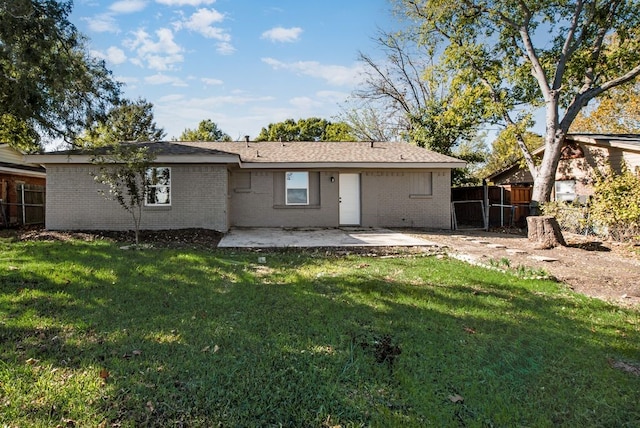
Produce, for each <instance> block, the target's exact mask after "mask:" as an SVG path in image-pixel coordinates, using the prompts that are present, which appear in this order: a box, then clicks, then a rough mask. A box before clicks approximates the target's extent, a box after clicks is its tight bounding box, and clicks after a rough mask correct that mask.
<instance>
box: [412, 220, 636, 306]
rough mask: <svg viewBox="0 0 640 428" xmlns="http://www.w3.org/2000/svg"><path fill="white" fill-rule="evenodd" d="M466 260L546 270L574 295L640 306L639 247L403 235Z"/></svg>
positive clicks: (508, 236)
mask: <svg viewBox="0 0 640 428" xmlns="http://www.w3.org/2000/svg"><path fill="white" fill-rule="evenodd" d="M407 232H408V233H411V234H413V235H415V236H418V237H420V238H422V239H425V240H428V241H432V242H434V243H437V244H438V245H440V246H443V247H445V248H446V251H447V252H449V253H450V254H453V255H456V256H462V258H466V260H468V261H469V262H472V263H478V264H482V265H487V266H494V267H498V268H499V267H501V266H503V267H506V266H508V267H509V268H510V269H514V268H518V267H519V268H521V271H523V272H527V271H528V272H531V274H532V275H533V276H535V274H536V272H538V273H542V272H543V271H544V272H546V273H547V274H548V275H550V276H553V277H554V278H556V279H557V280H558V281H561V282H563V283H565V284H567V285H568V286H569V287H570V288H571V289H573V290H574V291H576V292H578V293H583V294H586V295H588V296H592V297H597V298H600V299H603V300H606V301H609V302H612V303H615V304H619V305H624V306H636V307H638V306H640V246H637V245H636V246H634V245H632V244H623V243H618V242H606V241H597V240H594V239H593V238H591V237H584V236H580V235H570V234H565V240H566V241H567V247H558V248H554V249H551V250H539V249H535V248H534V245H533V244H532V243H530V242H529V241H528V240H527V238H526V236H523V235H520V234H514V233H496V232H484V231H453V232H452V231H425V232H422V231H419V232H418V231H415V230H414V231H407Z"/></svg>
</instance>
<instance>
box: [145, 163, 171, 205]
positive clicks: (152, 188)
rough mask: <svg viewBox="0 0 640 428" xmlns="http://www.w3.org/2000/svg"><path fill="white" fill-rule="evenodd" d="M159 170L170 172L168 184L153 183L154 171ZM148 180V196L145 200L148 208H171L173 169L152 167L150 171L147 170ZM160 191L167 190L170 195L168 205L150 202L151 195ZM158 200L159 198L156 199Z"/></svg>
mask: <svg viewBox="0 0 640 428" xmlns="http://www.w3.org/2000/svg"><path fill="white" fill-rule="evenodd" d="M159 169H166V170H167V171H168V172H169V180H168V183H166V184H158V183H153V182H151V178H152V177H153V174H152V171H153V170H159ZM147 180H148V184H147V191H146V195H145V198H144V205H145V206H146V207H170V206H171V167H168V166H157V167H151V168H149V169H147ZM158 189H166V192H167V194H168V201H167V202H166V203H158V202H155V203H152V202H149V195H151V193H152V192H154V193H155V192H156V191H157V190H158ZM156 200H157V198H156Z"/></svg>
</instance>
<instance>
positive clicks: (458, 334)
mask: <svg viewBox="0 0 640 428" xmlns="http://www.w3.org/2000/svg"><path fill="white" fill-rule="evenodd" d="M0 251H1V252H0V358H1V360H0V425H2V426H8V427H14V426H15V427H25V426H52V427H55V426H101V427H110V426H116V427H134V426H135V427H137V426H224V427H236V426H247V427H248V426H274V427H279V426H303V427H309V426H318V427H323V426H327V427H329V426H331V427H334V426H342V427H348V426H382V427H386V426H403V427H404V426H425V425H431V426H454V427H455V426H464V427H474V426H478V427H481V426H482V427H484V426H498V427H499V426H509V427H512V426H531V427H533V426H535V427H543V426H571V427H575V426H584V427H587V426H607V427H614V426H616V427H623V426H629V427H631V426H639V425H640V404H639V401H638V400H639V395H638V394H639V392H640V376H637V375H635V374H634V373H630V372H629V371H625V370H620V369H619V368H615V367H614V366H616V367H617V366H620V367H623V368H624V367H638V366H639V365H640V312H639V311H638V310H625V309H621V308H618V307H616V306H612V305H609V304H606V303H603V302H601V301H598V300H593V299H588V298H586V297H583V296H580V295H576V294H572V293H571V292H569V291H566V290H565V289H564V288H563V286H562V285H561V284H556V283H553V282H547V281H540V280H524V279H520V278H518V277H516V276H514V275H509V274H503V273H500V272H495V271H492V270H486V269H482V268H476V267H471V266H468V265H466V264H464V263H462V262H458V261H455V260H448V259H438V258H436V257H422V256H409V257H400V258H379V257H378V258H374V257H361V256H346V257H338V256H331V255H325V254H324V253H313V252H295V251H285V252H279V253H261V254H258V253H252V252H241V251H235V252H233V251H221V250H216V251H203V250H168V249H162V250H161V249H146V250H142V251H132V250H129V251H125V250H121V249H119V248H118V245H117V244H112V243H108V242H104V241H97V242H80V241H70V242H8V241H6V240H5V241H2V242H0ZM259 256H264V257H266V263H264V264H260V263H258V257H259Z"/></svg>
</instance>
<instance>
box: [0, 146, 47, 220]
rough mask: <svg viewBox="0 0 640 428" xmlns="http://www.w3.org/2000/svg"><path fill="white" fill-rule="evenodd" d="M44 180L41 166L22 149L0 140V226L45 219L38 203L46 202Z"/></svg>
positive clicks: (44, 176)
mask: <svg viewBox="0 0 640 428" xmlns="http://www.w3.org/2000/svg"><path fill="white" fill-rule="evenodd" d="M45 181H46V172H45V169H44V168H43V167H42V166H40V165H36V164H32V163H28V162H25V160H24V155H23V153H21V152H20V151H18V150H16V149H14V148H12V147H10V146H9V145H8V144H0V227H6V226H10V225H15V224H30V223H38V222H39V221H41V220H42V216H43V214H42V207H41V206H40V207H36V206H35V205H41V204H42V203H43V202H44V199H43V198H44V186H45ZM32 199H33V200H32ZM36 203H37V204H36ZM36 208H39V209H36Z"/></svg>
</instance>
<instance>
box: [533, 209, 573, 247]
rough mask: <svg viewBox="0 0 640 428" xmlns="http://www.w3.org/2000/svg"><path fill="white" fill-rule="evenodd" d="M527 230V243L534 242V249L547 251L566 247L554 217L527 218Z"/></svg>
mask: <svg viewBox="0 0 640 428" xmlns="http://www.w3.org/2000/svg"><path fill="white" fill-rule="evenodd" d="M527 228H528V234H527V236H528V238H529V241H531V242H534V243H535V244H536V248H539V249H543V250H547V249H550V248H554V247H558V246H563V247H565V246H566V245H567V243H566V242H565V240H564V236H562V231H561V230H560V225H559V224H558V220H556V218H555V217H551V216H546V215H545V216H529V217H527Z"/></svg>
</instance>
